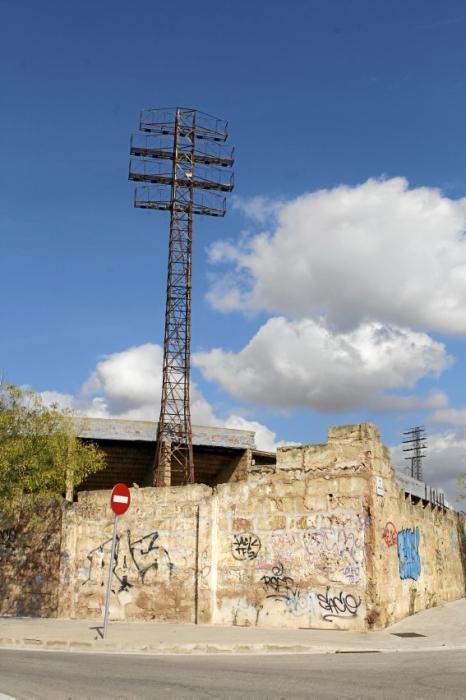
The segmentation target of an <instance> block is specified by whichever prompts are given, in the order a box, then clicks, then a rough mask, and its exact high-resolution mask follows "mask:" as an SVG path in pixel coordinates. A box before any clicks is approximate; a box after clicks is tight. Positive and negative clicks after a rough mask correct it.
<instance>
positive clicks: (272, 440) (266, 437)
mask: <svg viewBox="0 0 466 700" xmlns="http://www.w3.org/2000/svg"><path fill="white" fill-rule="evenodd" d="M224 426H225V428H235V429H237V430H252V431H253V432H254V433H255V435H256V446H257V447H258V449H260V450H265V451H266V452H274V451H275V450H276V449H277V447H279V446H280V445H284V444H285V443H284V442H283V440H281V441H280V442H277V434H276V433H274V432H273V431H272V430H270V429H269V428H267V426H265V425H263V423H259V422H258V421H254V420H246V418H243V417H242V416H235V415H233V416H230V417H229V418H227V419H226V421H224ZM286 444H287V445H289V444H291V443H289V442H287V443H286ZM293 444H294V443H293Z"/></svg>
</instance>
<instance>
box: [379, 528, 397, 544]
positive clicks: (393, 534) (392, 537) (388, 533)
mask: <svg viewBox="0 0 466 700" xmlns="http://www.w3.org/2000/svg"><path fill="white" fill-rule="evenodd" d="M397 537H398V533H397V531H396V527H395V526H394V524H393V523H391V522H388V523H387V524H386V525H385V527H384V530H383V535H382V538H383V541H384V542H385V544H386V545H387V547H394V546H395V545H396V541H397Z"/></svg>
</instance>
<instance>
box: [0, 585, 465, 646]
mask: <svg viewBox="0 0 466 700" xmlns="http://www.w3.org/2000/svg"><path fill="white" fill-rule="evenodd" d="M100 624H101V621H99V620H62V619H60V620H57V619H39V618H0V648H3V649H6V648H9V649H11V648H14V649H41V650H50V651H61V650H71V651H92V652H98V651H105V652H130V653H131V652H133V653H148V654H251V653H252V654H271V653H272V654H273V653H275V654H298V653H305V654H332V653H364V652H366V653H368V652H396V651H434V650H445V649H457V650H458V649H463V650H466V599H464V598H463V599H461V600H457V601H454V602H453V603H448V604H446V605H443V606H440V607H437V608H432V609H430V610H425V611H423V612H420V613H418V614H417V615H413V616H411V617H408V618H406V619H405V620H402V621H401V622H398V623H396V624H395V625H392V626H391V627H389V628H388V629H386V630H383V631H380V632H347V631H333V630H310V629H302V630H301V629H299V630H290V629H276V628H274V629H266V628H257V627H254V628H249V627H223V626H214V625H175V624H168V623H157V622H111V623H110V624H109V627H108V633H107V638H106V639H105V640H103V639H102V638H101V636H100V635H99V632H98V630H97V627H98V626H99V625H100ZM399 633H402V634H403V633H405V634H406V633H408V634H410V635H411V634H414V636H407V637H398V636H395V635H396V634H399ZM417 635H419V636H417ZM421 635H422V636H421Z"/></svg>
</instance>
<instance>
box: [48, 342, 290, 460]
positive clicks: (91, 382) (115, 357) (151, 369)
mask: <svg viewBox="0 0 466 700" xmlns="http://www.w3.org/2000/svg"><path fill="white" fill-rule="evenodd" d="M162 367H163V352H162V348H161V347H160V346H159V345H153V344H151V343H146V344H145V345H139V346H135V347H131V348H128V349H127V350H123V351H122V352H116V353H113V354H111V355H107V356H106V357H104V358H103V359H101V360H99V362H98V363H97V365H96V367H95V369H94V370H93V371H92V372H91V374H90V376H89V377H88V379H87V380H86V381H85V382H84V384H83V386H82V389H81V391H80V393H79V394H78V395H77V396H72V395H70V394H60V393H58V392H55V391H44V392H42V393H41V396H42V399H43V401H44V403H45V404H47V405H50V404H54V403H56V404H58V405H60V406H61V407H62V408H67V409H73V410H74V412H75V413H76V414H77V415H83V416H90V417H96V418H122V419H127V420H158V418H159V411H160V398H161V387H162ZM191 415H192V420H193V423H194V424H195V425H212V426H215V425H217V426H225V427H227V428H238V429H242V430H253V431H254V432H256V446H257V447H258V448H259V449H264V450H273V449H275V447H276V442H275V433H273V432H272V431H270V430H269V429H268V428H267V427H266V426H265V425H263V424H262V423H259V422H257V421H248V420H247V419H245V418H243V417H241V416H237V415H232V416H229V417H227V418H226V419H225V418H220V417H218V416H217V415H216V414H215V411H214V410H213V408H212V406H211V405H210V404H209V402H208V401H207V400H206V398H205V397H204V396H203V395H202V393H201V392H200V391H199V389H198V387H197V386H196V385H195V384H191Z"/></svg>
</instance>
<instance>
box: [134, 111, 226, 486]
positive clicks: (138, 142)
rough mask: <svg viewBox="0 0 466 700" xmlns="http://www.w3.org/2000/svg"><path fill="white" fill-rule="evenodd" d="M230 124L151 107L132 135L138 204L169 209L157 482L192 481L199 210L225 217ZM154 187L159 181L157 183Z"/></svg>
mask: <svg viewBox="0 0 466 700" xmlns="http://www.w3.org/2000/svg"><path fill="white" fill-rule="evenodd" d="M227 126H228V124H227V122H225V121H223V120H221V119H217V118H216V117H212V116H210V115H208V114H204V113H203V112H198V111H197V110H194V109H184V108H181V107H177V108H174V109H149V110H144V111H143V112H142V114H141V119H140V124H139V132H137V133H136V134H133V136H132V137H131V146H130V153H131V155H132V156H135V157H136V159H135V160H131V162H130V169H129V179H130V180H135V181H136V182H142V183H151V184H149V185H143V186H138V187H137V188H136V191H135V196H134V206H135V207H138V208H142V209H158V210H162V211H170V239H169V253H168V277H167V301H166V310H165V339H164V357H163V381H162V400H161V405H160V419H159V424H158V432H157V449H156V455H155V461H154V477H153V481H154V483H155V484H157V485H170V484H183V483H192V482H193V481H194V462H193V448H192V433H191V411H190V398H189V385H190V366H191V360H190V354H191V283H192V234H193V214H202V215H209V216H224V215H225V197H224V196H223V195H222V194H220V193H226V192H231V191H232V189H233V174H232V171H231V167H232V165H233V162H234V160H233V149H232V148H229V147H227V146H226V144H225V141H226V140H227V137H228V131H227ZM154 185H155V186H154Z"/></svg>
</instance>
